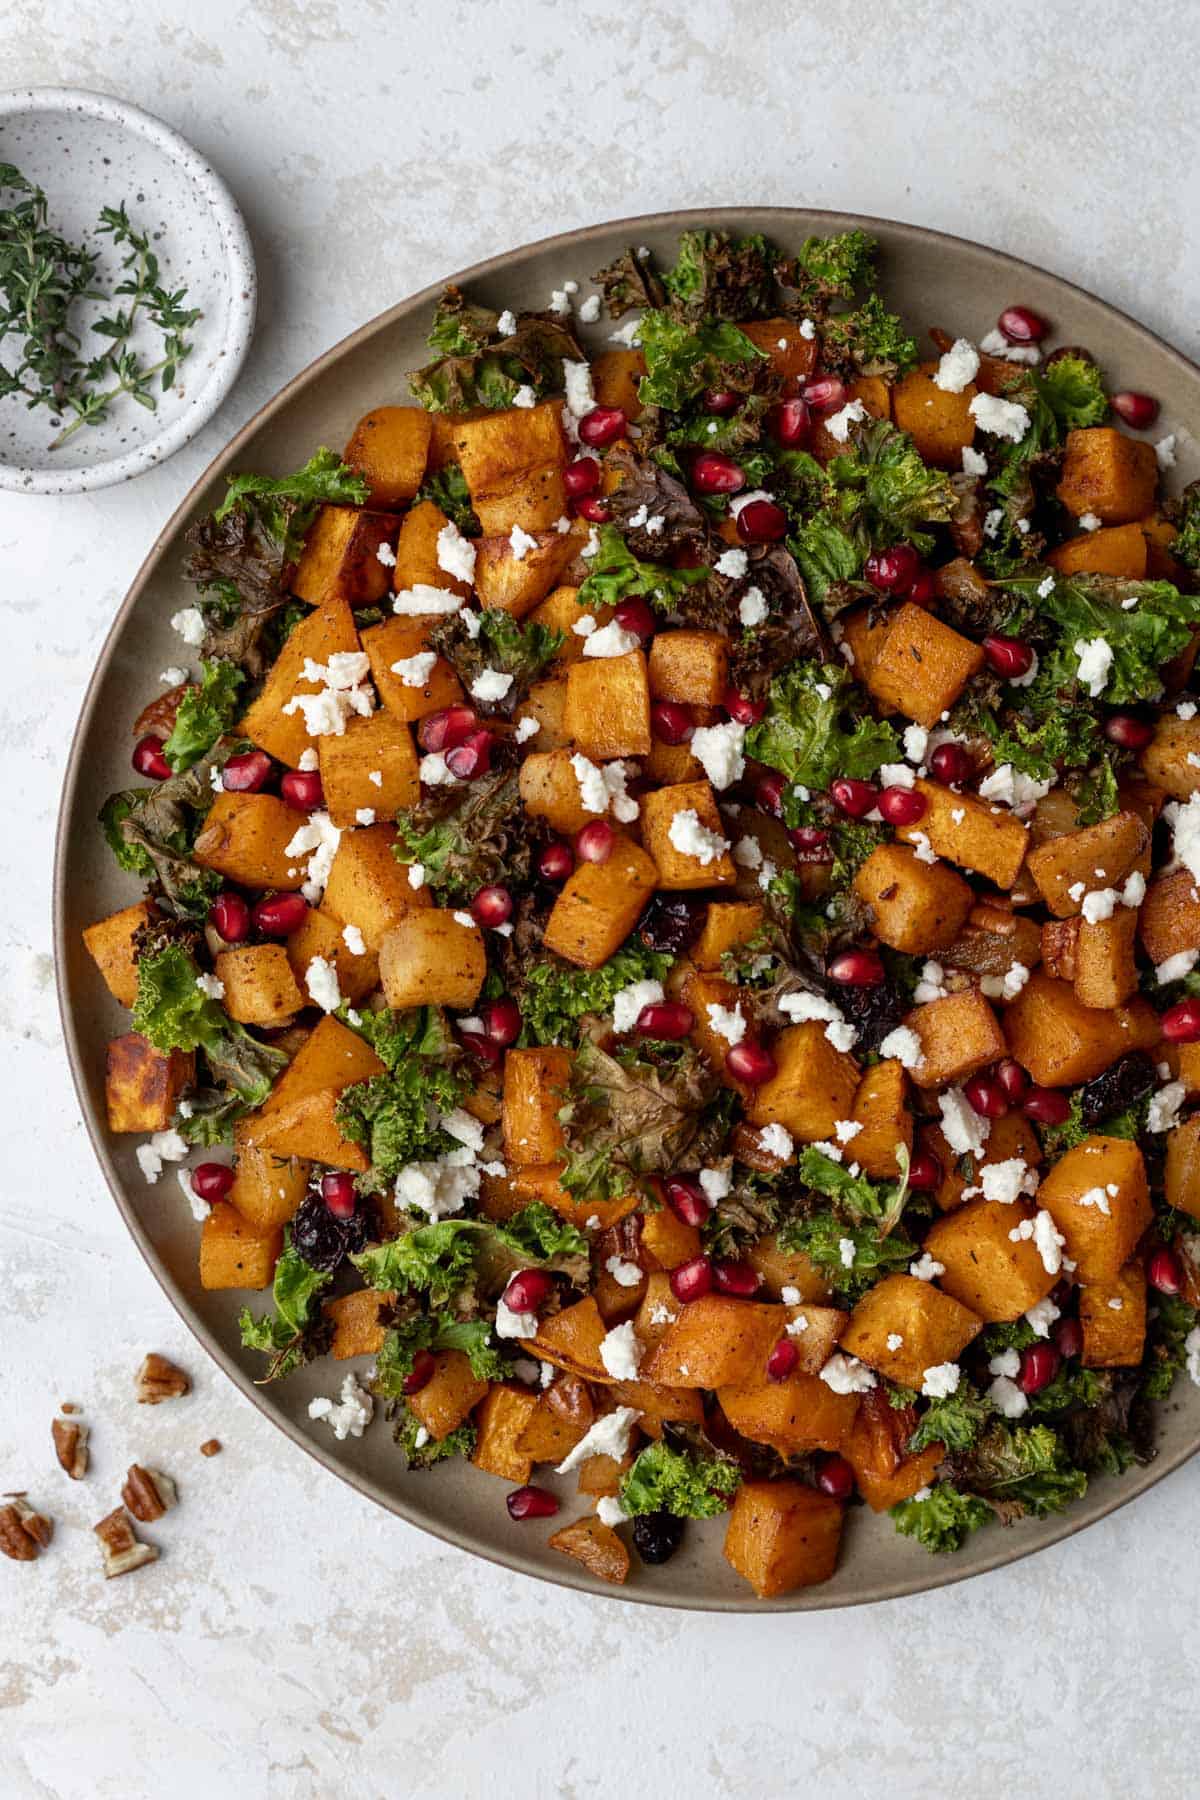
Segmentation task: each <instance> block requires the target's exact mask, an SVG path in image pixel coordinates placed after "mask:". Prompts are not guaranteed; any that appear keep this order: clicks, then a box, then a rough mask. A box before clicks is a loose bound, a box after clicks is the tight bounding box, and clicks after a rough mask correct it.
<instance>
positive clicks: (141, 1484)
mask: <svg viewBox="0 0 1200 1800" xmlns="http://www.w3.org/2000/svg"><path fill="white" fill-rule="evenodd" d="M121 1498H122V1500H123V1501H124V1502H125V1505H126V1506H127V1507H128V1509H129V1511H130V1512H131V1513H132V1514H133V1516H134V1518H135V1519H138V1520H140V1521H141V1523H142V1524H143V1525H148V1524H150V1522H151V1520H153V1519H161V1518H162V1516H163V1514H164V1513H165V1512H167V1511H168V1510H169V1509H170V1508H171V1507H172V1506H174V1505H175V1503H176V1500H177V1499H178V1494H177V1492H176V1489H175V1483H174V1482H173V1481H172V1480H171V1477H170V1476H169V1475H164V1474H163V1472H162V1470H161V1469H143V1467H142V1465H141V1464H140V1463H131V1464H130V1466H129V1473H128V1474H127V1475H126V1477H125V1485H124V1487H123V1488H122V1489H121Z"/></svg>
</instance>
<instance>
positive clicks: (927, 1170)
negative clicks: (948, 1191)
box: [908, 1150, 944, 1194]
mask: <svg viewBox="0 0 1200 1800" xmlns="http://www.w3.org/2000/svg"><path fill="white" fill-rule="evenodd" d="M943 1172H944V1171H943V1169H942V1165H941V1163H940V1162H939V1161H938V1159H937V1157H936V1156H934V1155H933V1153H932V1151H929V1150H916V1151H914V1152H913V1159H912V1161H911V1162H910V1163H909V1165H908V1185H909V1187H910V1188H913V1189H914V1190H915V1192H917V1193H918V1194H932V1193H933V1192H934V1191H935V1189H937V1188H940V1187H941V1185H942V1175H943Z"/></svg>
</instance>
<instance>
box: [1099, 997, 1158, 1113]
mask: <svg viewBox="0 0 1200 1800" xmlns="http://www.w3.org/2000/svg"><path fill="white" fill-rule="evenodd" d="M1164 1017H1165V1015H1164ZM1157 1081H1158V1073H1157V1071H1156V1069H1155V1067H1154V1062H1153V1059H1152V1058H1151V1057H1149V1056H1147V1054H1146V1052H1145V1051H1144V1050H1130V1051H1128V1052H1127V1053H1126V1055H1124V1056H1122V1057H1121V1058H1120V1060H1119V1061H1117V1062H1115V1063H1113V1064H1112V1066H1111V1067H1110V1068H1107V1069H1105V1071H1104V1073H1103V1074H1102V1075H1097V1076H1096V1077H1095V1079H1094V1080H1093V1081H1089V1082H1088V1084H1087V1086H1086V1087H1085V1088H1084V1090H1083V1092H1082V1094H1081V1095H1080V1097H1079V1116H1080V1120H1081V1122H1082V1124H1083V1126H1084V1128H1085V1130H1087V1131H1094V1130H1095V1128H1096V1126H1097V1125H1099V1124H1100V1122H1101V1120H1102V1119H1110V1118H1111V1117H1112V1115H1113V1114H1114V1113H1119V1112H1125V1111H1126V1109H1127V1108H1128V1107H1131V1106H1135V1105H1136V1104H1137V1102H1138V1101H1139V1100H1142V1099H1144V1098H1145V1096H1146V1095H1147V1094H1148V1093H1149V1092H1150V1091H1151V1089H1152V1088H1153V1087H1155V1086H1156V1084H1157Z"/></svg>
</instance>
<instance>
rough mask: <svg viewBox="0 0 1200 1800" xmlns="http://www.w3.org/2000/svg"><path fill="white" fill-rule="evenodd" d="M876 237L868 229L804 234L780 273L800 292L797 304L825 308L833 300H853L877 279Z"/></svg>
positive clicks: (821, 310) (813, 308)
mask: <svg viewBox="0 0 1200 1800" xmlns="http://www.w3.org/2000/svg"><path fill="white" fill-rule="evenodd" d="M877 248H878V245H877V243H876V240H875V239H874V238H873V237H871V236H870V234H869V233H868V232H865V231H840V232H836V233H834V234H833V235H832V236H830V237H810V238H805V240H804V242H803V243H802V244H801V246H800V248H799V250H798V251H797V252H796V255H795V257H794V259H793V260H792V261H791V262H790V263H787V264H784V265H781V267H780V270H779V277H780V280H781V281H784V282H785V283H786V285H787V286H788V287H789V288H794V289H795V290H796V294H797V304H798V305H799V306H801V307H807V308H809V309H810V310H812V311H816V312H824V311H825V309H826V308H827V306H828V305H829V302H830V301H831V300H844V301H850V300H852V299H853V298H854V295H855V293H856V292H857V291H858V289H859V288H862V287H869V286H871V285H872V284H873V283H874V280H875V252H876V250H877Z"/></svg>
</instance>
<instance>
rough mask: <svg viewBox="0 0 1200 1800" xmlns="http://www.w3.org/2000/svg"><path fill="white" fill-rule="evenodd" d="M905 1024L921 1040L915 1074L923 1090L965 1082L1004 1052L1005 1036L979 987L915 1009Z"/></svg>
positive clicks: (931, 1001) (930, 1001)
mask: <svg viewBox="0 0 1200 1800" xmlns="http://www.w3.org/2000/svg"><path fill="white" fill-rule="evenodd" d="M904 1023H905V1025H906V1026H907V1027H908V1029H909V1030H910V1031H915V1032H916V1034H917V1036H918V1037H919V1038H920V1040H921V1061H920V1063H919V1065H918V1067H917V1069H916V1071H915V1074H916V1077H917V1079H919V1081H920V1083H921V1086H922V1087H928V1088H934V1087H945V1086H946V1084H947V1082H951V1081H965V1080H966V1078H967V1076H968V1075H973V1074H974V1073H975V1071H976V1070H977V1069H985V1068H986V1067H987V1066H988V1064H989V1063H994V1062H996V1061H998V1059H999V1058H1000V1057H1002V1056H1003V1055H1004V1053H1005V1042H1004V1033H1003V1032H1002V1031H1001V1029H1000V1026H999V1023H998V1021H997V1019H996V1015H995V1013H994V1012H993V1011H992V1009H991V1007H990V1006H989V1005H988V1003H987V1001H986V1000H985V999H984V997H983V995H982V994H981V993H980V992H979V990H978V988H967V989H966V990H965V991H964V992H963V993H961V994H947V995H946V996H945V997H944V998H943V999H941V1000H929V1001H927V1002H926V1004H925V1005H924V1006H915V1007H914V1008H913V1010H912V1011H911V1012H910V1013H909V1014H908V1016H907V1018H906V1019H905V1021H904Z"/></svg>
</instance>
